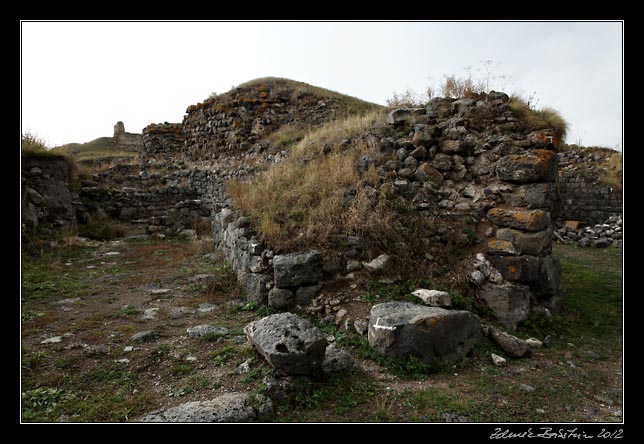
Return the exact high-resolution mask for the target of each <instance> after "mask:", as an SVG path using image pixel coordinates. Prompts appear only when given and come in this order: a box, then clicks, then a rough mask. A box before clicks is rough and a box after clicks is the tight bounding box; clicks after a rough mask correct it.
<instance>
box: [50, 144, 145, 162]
mask: <svg viewBox="0 0 644 444" xmlns="http://www.w3.org/2000/svg"><path fill="white" fill-rule="evenodd" d="M51 151H52V152H54V153H58V154H62V155H66V156H69V157H71V158H73V159H74V160H76V162H78V163H80V164H82V165H93V164H96V163H100V162H109V161H114V160H120V161H124V160H135V159H136V157H137V156H138V153H137V152H134V151H125V150H121V149H119V148H118V146H117V144H116V143H115V142H114V139H113V138H112V137H99V138H98V139H94V140H92V141H91V142H87V143H68V144H66V145H61V146H57V147H55V148H52V149H51Z"/></svg>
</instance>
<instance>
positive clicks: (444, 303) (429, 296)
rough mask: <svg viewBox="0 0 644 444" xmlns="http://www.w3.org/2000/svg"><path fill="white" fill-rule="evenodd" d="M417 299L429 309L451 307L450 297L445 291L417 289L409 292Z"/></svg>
mask: <svg viewBox="0 0 644 444" xmlns="http://www.w3.org/2000/svg"><path fill="white" fill-rule="evenodd" d="M411 294H413V295H414V296H416V297H417V298H420V299H421V300H422V301H423V302H424V303H425V305H429V306H431V307H451V306H452V297H451V296H450V295H449V293H448V292H446V291H440V290H426V289H424V288H419V289H417V290H414V291H412V292H411Z"/></svg>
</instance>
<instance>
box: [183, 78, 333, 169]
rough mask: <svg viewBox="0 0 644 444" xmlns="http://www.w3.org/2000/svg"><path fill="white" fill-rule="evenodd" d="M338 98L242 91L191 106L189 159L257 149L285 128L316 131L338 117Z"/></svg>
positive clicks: (187, 123)
mask: <svg viewBox="0 0 644 444" xmlns="http://www.w3.org/2000/svg"><path fill="white" fill-rule="evenodd" d="M337 108H338V102H337V99H333V98H330V99H328V100H326V101H322V100H319V98H318V97H315V96H313V95H312V94H308V93H306V92H301V93H299V92H297V90H295V91H294V90H292V89H283V90H281V89H279V88H271V89H268V88H267V87H266V86H263V85H258V86H254V87H240V88H236V89H235V90H234V91H233V92H231V93H228V94H223V95H221V96H217V97H215V98H211V99H208V100H206V101H205V102H203V103H198V104H196V105H191V106H189V107H188V109H187V110H186V116H185V117H184V119H183V131H184V134H185V140H186V144H185V153H184V155H185V156H186V158H187V159H188V160H213V159H216V158H217V157H218V156H219V155H220V154H222V153H225V154H228V155H230V154H235V153H239V152H248V151H251V150H255V151H256V152H261V151H262V150H264V149H265V148H266V144H262V143H259V141H260V139H262V138H263V137H265V136H267V135H268V134H270V133H271V132H273V131H275V130H277V129H278V128H280V127H282V126H283V125H287V124H288V125H292V126H295V127H300V128H304V127H306V128H310V127H312V126H314V125H318V124H320V123H322V122H324V121H327V120H329V119H331V118H333V117H334V116H335V112H336V109H337Z"/></svg>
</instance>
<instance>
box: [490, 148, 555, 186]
mask: <svg viewBox="0 0 644 444" xmlns="http://www.w3.org/2000/svg"><path fill="white" fill-rule="evenodd" d="M496 177H497V178H498V179H499V180H505V181H509V182H552V181H554V180H555V179H556V178H557V154H556V153H555V152H554V151H549V150H532V151H530V152H529V153H526V154H510V155H508V156H505V157H502V158H501V160H499V162H498V163H497V164H496Z"/></svg>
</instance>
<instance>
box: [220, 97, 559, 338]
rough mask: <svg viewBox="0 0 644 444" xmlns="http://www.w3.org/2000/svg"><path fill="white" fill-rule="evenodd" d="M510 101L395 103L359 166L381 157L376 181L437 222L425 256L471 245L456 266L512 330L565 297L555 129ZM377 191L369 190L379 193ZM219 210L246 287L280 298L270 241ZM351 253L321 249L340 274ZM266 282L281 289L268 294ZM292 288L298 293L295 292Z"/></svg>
mask: <svg viewBox="0 0 644 444" xmlns="http://www.w3.org/2000/svg"><path fill="white" fill-rule="evenodd" d="M508 100H509V99H508V97H507V95H505V94H502V93H491V94H490V95H487V96H482V97H481V98H480V99H479V100H474V99H461V100H451V99H435V100H433V101H432V102H431V103H430V104H429V105H428V106H427V108H419V109H399V110H395V111H393V112H391V113H390V115H389V117H388V123H389V125H390V126H391V128H393V129H392V130H390V131H389V133H390V135H389V136H387V135H383V136H381V138H380V140H379V141H378V146H379V149H380V152H381V155H380V157H378V158H377V159H375V158H369V156H366V157H365V158H363V159H362V161H361V164H360V165H359V166H358V168H366V167H368V165H369V164H370V163H374V165H375V166H376V167H377V171H378V174H379V176H380V177H381V180H380V185H378V186H379V187H381V188H382V187H388V188H387V189H388V191H387V192H388V193H389V194H392V193H393V194H396V195H397V196H398V197H399V198H400V199H401V202H407V204H405V208H409V209H412V211H414V212H415V214H416V215H418V216H419V217H425V218H428V219H431V220H434V221H435V224H434V225H433V228H432V229H431V230H429V231H427V232H425V233H421V234H420V236H421V237H420V238H418V239H417V240H416V242H417V243H418V244H419V245H420V246H421V247H420V248H421V250H422V246H423V245H425V246H426V247H425V248H426V249H425V258H426V260H429V261H436V262H447V261H445V260H444V259H445V258H448V257H449V256H450V255H454V248H458V249H463V248H465V249H466V250H467V251H468V253H467V254H466V255H465V258H464V259H463V260H462V261H461V262H460V264H459V265H458V267H461V268H462V269H463V270H466V271H467V273H469V274H470V280H471V284H472V285H474V286H475V287H476V292H477V294H478V296H479V297H480V298H481V299H482V300H484V301H486V302H487V304H488V305H489V306H490V307H491V308H492V310H493V312H494V313H495V315H496V317H497V318H498V320H499V321H500V322H501V323H502V324H504V325H505V326H506V327H508V328H510V329H515V328H516V327H517V325H518V324H519V323H521V322H523V321H525V320H526V319H527V317H528V316H529V315H530V313H531V312H534V311H539V310H543V309H549V310H557V309H558V307H559V304H560V295H559V290H558V288H559V274H560V266H559V263H558V261H557V260H556V259H555V258H554V257H553V256H552V255H551V251H552V249H551V248H552V233H553V229H554V224H553V216H552V214H553V211H554V210H555V209H556V207H555V206H556V201H557V193H556V184H555V182H556V178H557V161H558V158H557V154H556V148H557V147H556V146H555V144H554V141H553V138H552V137H548V134H551V133H552V131H550V130H539V131H532V129H530V128H526V127H525V126H523V124H522V123H521V122H519V121H518V120H517V118H516V117H515V116H514V115H513V114H512V112H511V111H510V109H509V106H508ZM392 131H393V133H392ZM385 132H387V131H385ZM377 134H379V131H373V132H372V133H371V134H369V135H367V136H366V137H368V138H373V137H374V136H376V135H377ZM362 164H364V165H362ZM392 186H393V188H392ZM354 191H355V190H354ZM377 191H378V190H374V193H372V194H374V195H380V193H379V192H377ZM355 194H356V193H355V192H354V193H353V195H355ZM348 197H349V198H350V197H351V196H348ZM214 209H215V212H214V213H213V234H214V236H215V242H216V244H217V246H218V248H219V249H220V250H221V251H222V252H223V253H224V255H225V256H226V258H227V259H228V261H229V262H230V263H231V264H232V265H233V269H234V270H235V271H237V273H238V275H239V277H240V280H241V281H242V282H243V284H244V289H245V292H246V294H247V295H249V297H250V298H251V299H252V300H256V301H264V302H265V301H266V298H268V302H269V304H271V305H273V306H275V304H274V302H273V301H274V300H276V299H279V298H281V297H282V294H281V292H280V291H278V290H280V288H278V286H275V282H274V280H273V273H274V270H273V260H272V259H271V257H272V251H271V250H270V249H269V247H270V246H263V245H261V243H259V242H258V240H257V238H254V237H253V233H252V231H251V230H250V221H249V220H248V219H247V218H244V217H243V215H240V214H238V213H236V212H235V211H234V210H233V209H232V208H231V207H230V206H228V207H226V205H223V206H222V207H221V208H219V207H216V208H214ZM468 223H470V224H469V225H468ZM471 223H473V225H471ZM471 226H473V230H472V231H470V232H468V227H471ZM423 235H424V236H423ZM354 240H355V239H354ZM358 241H359V240H358ZM348 242H349V243H350V242H351V240H350V239H348ZM468 245H469V247H468ZM384 253H386V252H384ZM354 254H355V253H354V252H347V254H345V256H341V257H337V256H335V257H330V256H329V257H324V258H322V259H321V260H320V261H319V262H320V264H321V265H320V266H321V267H323V268H326V269H328V270H333V271H332V274H333V275H335V274H336V273H340V274H350V273H351V272H353V271H357V272H361V271H364V270H365V269H366V268H367V267H366V264H365V262H362V263H361V262H359V261H358V262H356V261H351V260H350V259H351V257H352V256H351V255H354ZM358 254H361V253H358ZM445 255H448V256H445ZM353 257H355V256H353ZM418 260H422V259H418ZM351 262H353V263H351ZM322 264H324V265H322ZM350 268H351V270H350ZM314 287H315V285H313V286H311V288H314ZM269 289H271V291H270V294H273V293H275V295H274V297H271V296H267V295H268V294H269ZM285 290H287V291H290V292H291V293H292V297H293V298H295V295H296V294H297V291H295V290H293V289H285ZM296 290H299V288H298V289H296ZM304 292H305V293H307V292H309V290H308V289H307V290H304ZM277 293H279V294H277ZM309 293H311V294H309ZM309 293H307V295H309V296H313V295H314V294H315V291H313V290H311V291H310V292H309ZM301 299H302V301H303V300H304V299H306V298H304V297H303V298H301Z"/></svg>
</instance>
